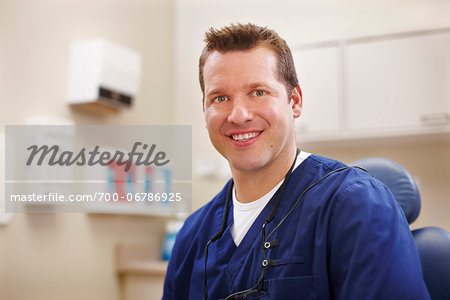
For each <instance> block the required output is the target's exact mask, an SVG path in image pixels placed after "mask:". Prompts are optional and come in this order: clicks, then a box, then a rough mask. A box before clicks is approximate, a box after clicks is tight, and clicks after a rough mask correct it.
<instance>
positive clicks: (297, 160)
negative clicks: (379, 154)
mask: <svg viewBox="0 0 450 300" xmlns="http://www.w3.org/2000/svg"><path fill="white" fill-rule="evenodd" d="M205 41H206V46H205V48H204V50H203V52H202V55H201V57H200V85H201V88H202V92H203V106H204V113H205V120H206V127H207V129H208V133H209V137H210V139H211V142H212V143H213V145H214V147H215V148H216V149H217V151H218V152H219V153H220V154H221V155H223V156H224V157H225V158H226V159H227V160H228V162H229V166H230V169H231V173H232V177H233V178H232V180H230V181H229V182H228V183H227V184H226V186H225V187H224V189H223V190H222V191H221V192H220V193H219V194H218V195H217V196H216V197H215V198H214V199H213V200H212V201H210V202H209V203H207V204H206V205H205V206H203V207H202V208H200V209H199V210H198V211H196V212H195V213H193V214H192V215H191V216H190V217H189V218H188V219H187V220H186V222H185V225H184V227H183V229H182V230H181V231H180V233H179V235H178V237H177V241H176V244H175V246H174V250H173V253H172V257H171V259H170V263H169V267H168V270H167V276H166V280H165V285H164V296H163V299H201V298H204V299H206V298H207V299H241V298H245V297H246V299H256V298H258V299H283V300H285V299H321V300H325V299H346V300H348V299H429V296H428V292H427V290H426V287H425V285H424V282H423V279H422V273H421V267H420V261H419V258H418V254H417V250H416V248H415V245H414V241H413V238H412V236H411V232H410V230H409V227H408V224H407V222H406V219H405V217H404V216H403V213H402V212H401V210H400V208H399V207H398V205H397V203H396V201H395V200H394V199H393V196H392V194H391V193H390V192H389V191H388V189H387V188H386V187H385V186H384V185H382V184H381V183H380V182H378V181H376V180H374V179H373V178H371V176H370V175H369V174H367V173H366V172H364V171H361V170H359V169H356V168H348V167H346V166H345V165H344V164H342V163H340V162H337V161H334V160H331V159H327V158H323V157H319V156H315V155H310V154H308V153H305V152H299V151H297V147H296V141H295V129H294V120H295V119H296V118H298V117H299V116H300V115H301V111H302V94H301V90H300V87H299V85H298V80H297V75H296V73H295V68H294V64H293V60H292V55H291V51H290V50H289V47H288V46H287V44H286V42H285V41H284V40H283V39H281V38H280V37H279V36H278V35H277V34H276V33H275V32H274V31H272V30H269V29H267V28H261V27H258V26H255V25H252V24H248V25H240V24H238V25H231V26H228V27H225V28H223V29H221V30H214V29H211V31H210V32H209V33H207V34H206V39H205Z"/></svg>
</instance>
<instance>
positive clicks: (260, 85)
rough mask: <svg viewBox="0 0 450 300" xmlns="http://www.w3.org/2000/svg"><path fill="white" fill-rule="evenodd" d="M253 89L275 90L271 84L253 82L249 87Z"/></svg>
mask: <svg viewBox="0 0 450 300" xmlns="http://www.w3.org/2000/svg"><path fill="white" fill-rule="evenodd" d="M248 87H249V88H251V89H256V88H267V89H273V87H272V86H271V85H270V84H267V83H264V82H253V83H250V84H249V85H248Z"/></svg>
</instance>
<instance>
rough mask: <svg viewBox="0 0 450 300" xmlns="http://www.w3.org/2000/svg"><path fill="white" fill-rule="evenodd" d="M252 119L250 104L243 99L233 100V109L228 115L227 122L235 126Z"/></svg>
mask: <svg viewBox="0 0 450 300" xmlns="http://www.w3.org/2000/svg"><path fill="white" fill-rule="evenodd" d="M252 118H253V112H252V111H251V107H250V103H248V99H244V97H239V98H235V99H234V101H233V107H232V109H231V112H230V114H229V115H228V119H227V120H228V122H230V123H235V124H243V123H245V122H247V121H250V120H251V119H252Z"/></svg>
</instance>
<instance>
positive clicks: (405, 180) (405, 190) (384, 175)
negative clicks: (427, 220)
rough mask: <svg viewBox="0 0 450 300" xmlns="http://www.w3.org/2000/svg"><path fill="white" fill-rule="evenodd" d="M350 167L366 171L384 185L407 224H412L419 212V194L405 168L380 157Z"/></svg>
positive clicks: (363, 160) (353, 163)
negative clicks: (395, 201)
mask: <svg viewBox="0 0 450 300" xmlns="http://www.w3.org/2000/svg"><path fill="white" fill-rule="evenodd" d="M350 165H351V166H360V167H362V168H364V169H366V170H367V171H369V173H370V174H372V176H373V177H375V178H376V179H378V180H379V181H381V182H382V183H384V184H385V185H386V186H387V187H388V188H389V189H390V190H391V192H392V194H393V195H394V197H395V199H396V200H397V202H398V204H399V205H400V207H401V208H402V209H403V212H404V214H405V216H406V219H407V220H408V223H409V224H411V223H412V222H414V220H415V219H416V218H417V216H418V215H419V212H420V194H419V190H418V188H417V185H416V183H415V182H414V179H413V178H412V177H411V175H410V174H409V173H408V171H406V169H405V168H403V167H402V166H400V165H399V164H397V163H396V162H394V161H392V160H389V159H386V158H381V157H369V158H364V159H361V160H357V161H354V162H352V163H351V164H350Z"/></svg>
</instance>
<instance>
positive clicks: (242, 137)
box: [231, 131, 262, 142]
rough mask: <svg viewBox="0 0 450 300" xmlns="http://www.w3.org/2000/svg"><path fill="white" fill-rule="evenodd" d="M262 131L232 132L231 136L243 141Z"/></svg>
mask: <svg viewBox="0 0 450 300" xmlns="http://www.w3.org/2000/svg"><path fill="white" fill-rule="evenodd" d="M261 132H262V131H254V132H247V133H239V134H233V135H232V136H231V137H232V138H233V140H235V141H238V142H245V141H248V140H249V139H252V138H254V137H256V136H258V135H260V134H261Z"/></svg>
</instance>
